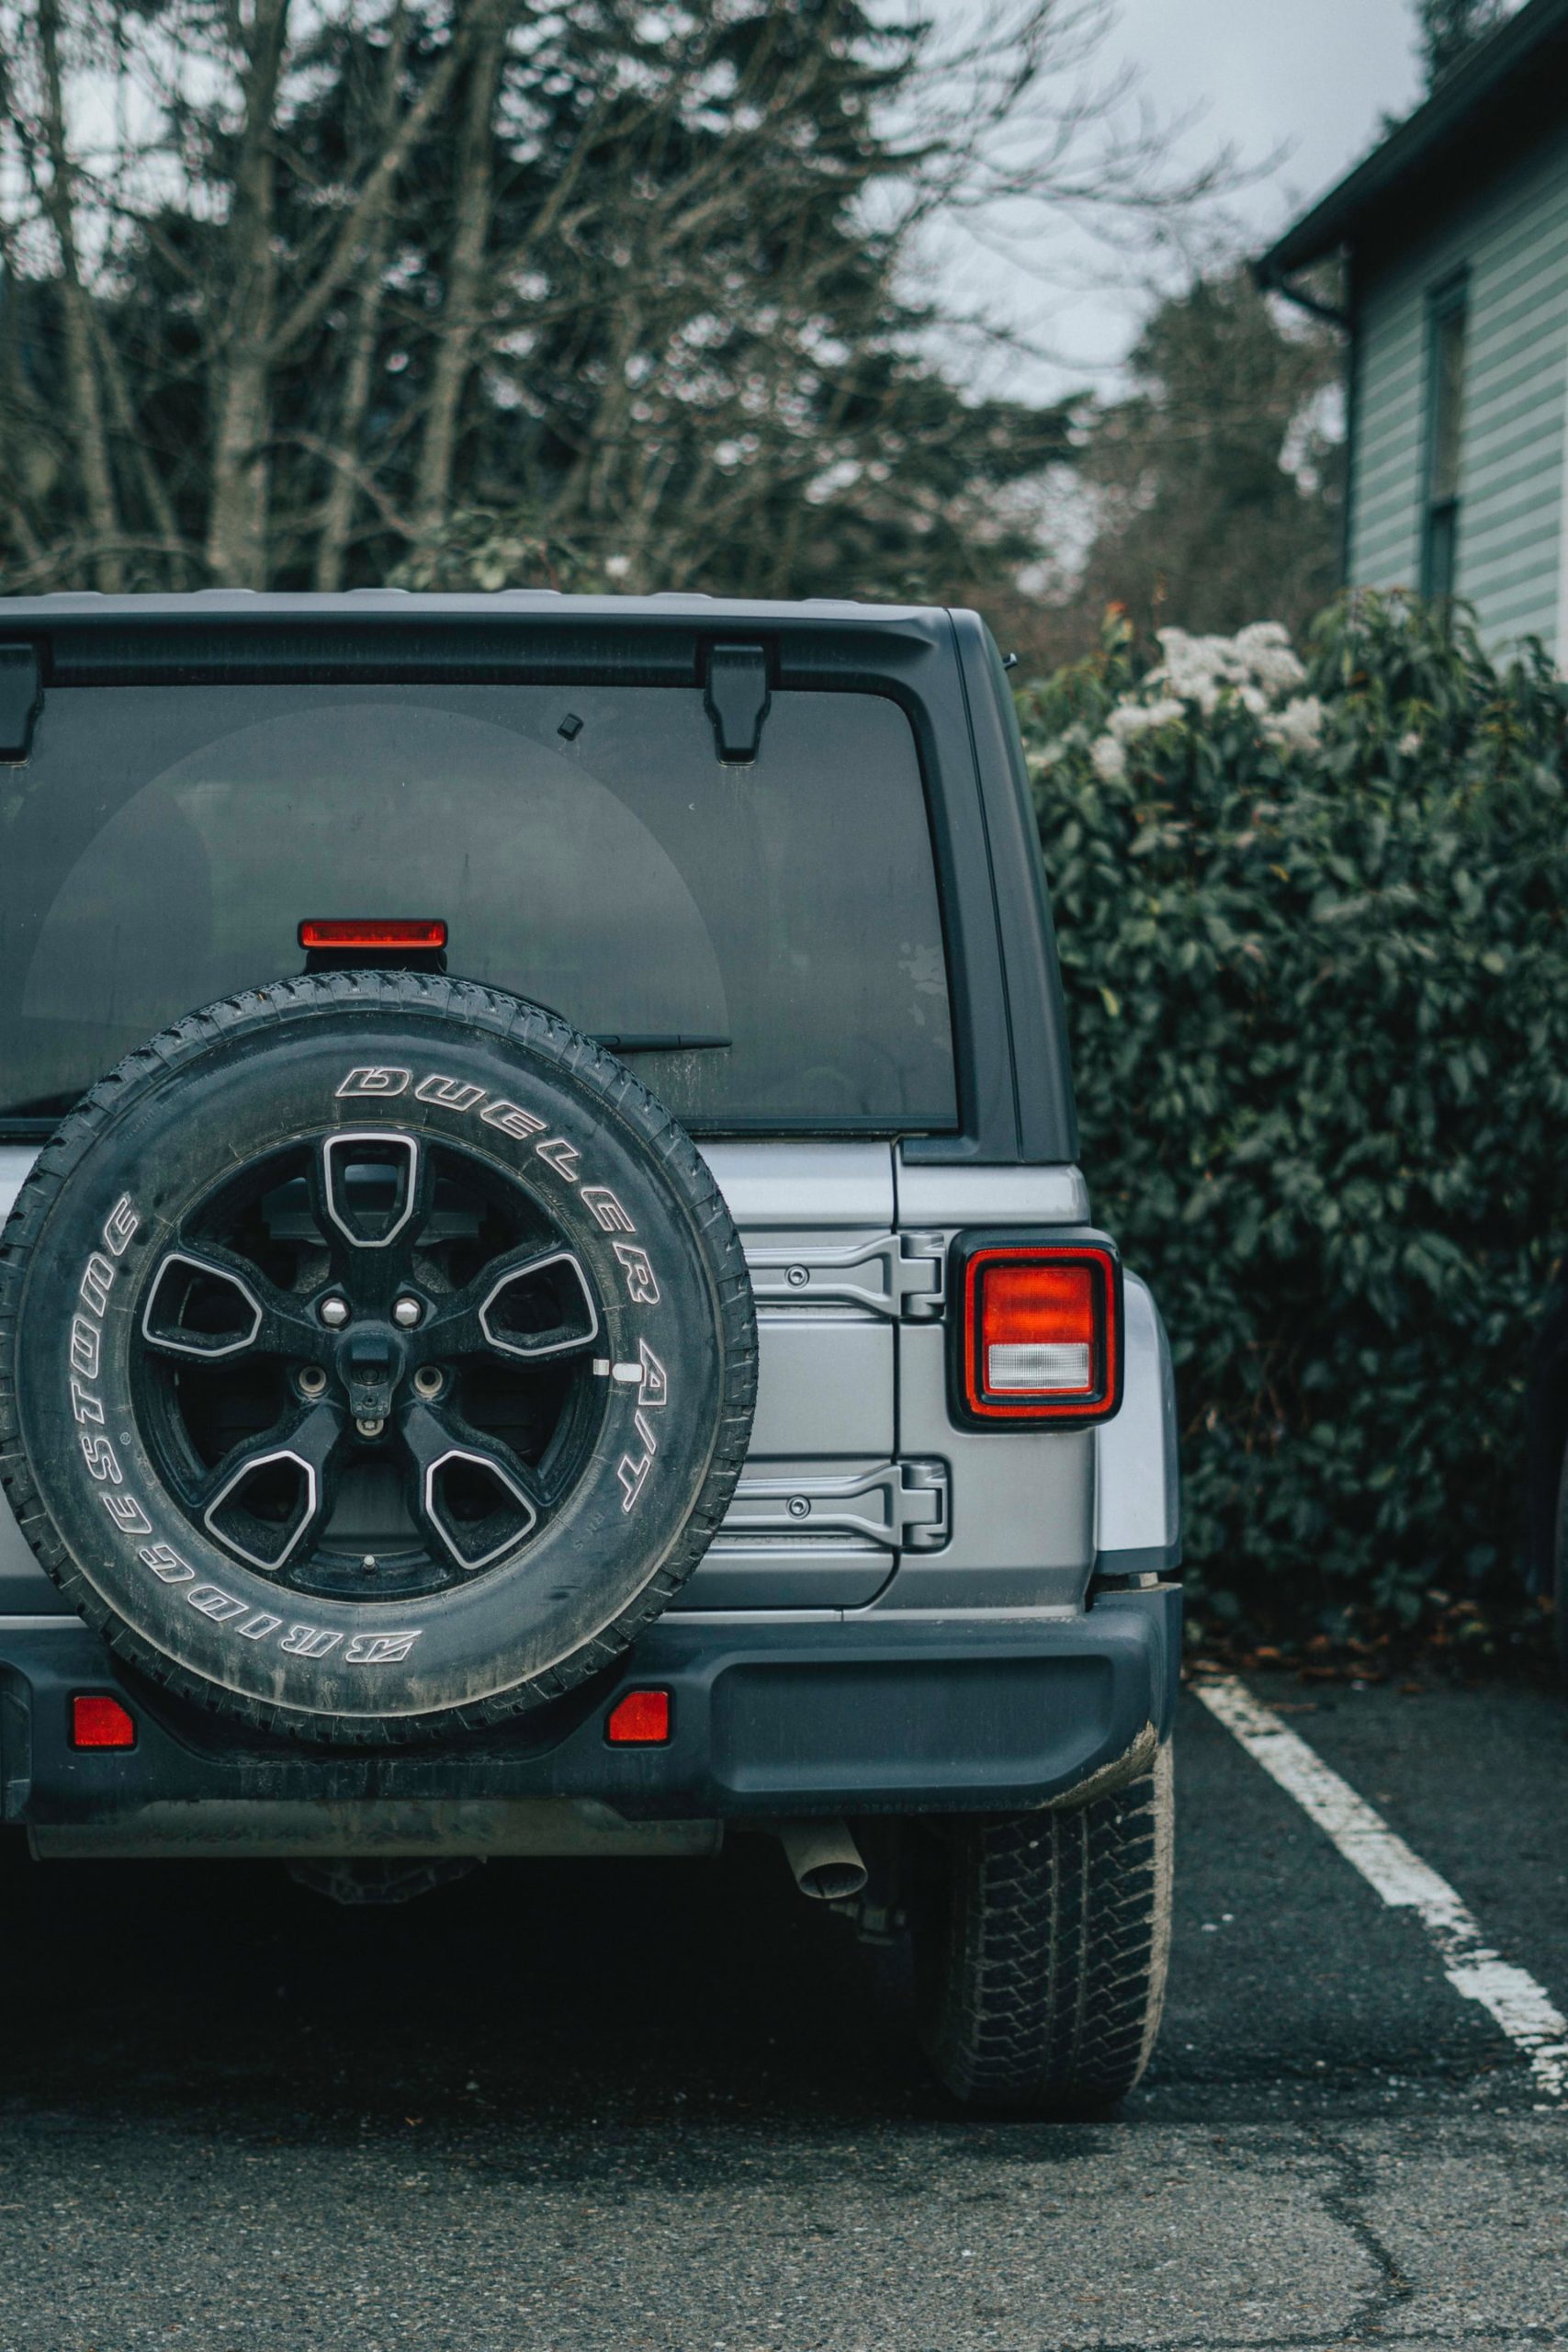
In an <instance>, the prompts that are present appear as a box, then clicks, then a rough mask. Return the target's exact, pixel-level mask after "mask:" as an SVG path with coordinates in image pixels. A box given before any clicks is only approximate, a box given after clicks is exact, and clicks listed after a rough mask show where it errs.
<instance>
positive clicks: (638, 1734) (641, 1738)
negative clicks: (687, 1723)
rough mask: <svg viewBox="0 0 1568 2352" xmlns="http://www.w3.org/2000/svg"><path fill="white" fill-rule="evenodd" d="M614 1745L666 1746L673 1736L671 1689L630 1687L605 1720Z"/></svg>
mask: <svg viewBox="0 0 1568 2352" xmlns="http://www.w3.org/2000/svg"><path fill="white" fill-rule="evenodd" d="M604 1736H605V1738H606V1739H607V1740H608V1741H609V1743H610V1745H611V1747H663V1745H664V1743H665V1741H666V1740H667V1739H668V1738H669V1736H670V1693H669V1691H627V1692H626V1697H625V1698H624V1699H617V1700H616V1702H615V1705H614V1706H613V1707H612V1708H611V1710H610V1713H609V1715H608V1717H607V1719H606V1721H605V1724H604Z"/></svg>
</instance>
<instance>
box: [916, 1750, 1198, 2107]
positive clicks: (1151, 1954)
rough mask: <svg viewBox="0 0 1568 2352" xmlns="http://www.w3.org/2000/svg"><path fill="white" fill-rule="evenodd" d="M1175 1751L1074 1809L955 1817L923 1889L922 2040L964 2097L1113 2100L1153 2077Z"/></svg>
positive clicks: (979, 2103)
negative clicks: (1148, 2074) (1148, 2071)
mask: <svg viewBox="0 0 1568 2352" xmlns="http://www.w3.org/2000/svg"><path fill="white" fill-rule="evenodd" d="M1172 1821H1173V1809H1172V1795H1171V1754H1170V1747H1169V1745H1168V1744H1167V1745H1166V1746H1165V1747H1161V1748H1160V1749H1159V1750H1158V1751H1157V1753H1156V1758H1155V1761H1154V1763H1153V1765H1152V1766H1151V1768H1150V1769H1149V1770H1147V1771H1145V1772H1141V1773H1139V1774H1138V1776H1137V1777H1136V1779H1134V1780H1132V1781H1128V1782H1127V1783H1126V1785H1125V1786H1124V1787H1122V1788H1121V1789H1118V1790H1116V1791H1115V1792H1113V1793H1112V1794H1111V1795H1107V1796H1101V1797H1096V1798H1094V1799H1093V1800H1092V1801H1091V1802H1090V1803H1089V1804H1083V1805H1079V1806H1077V1807H1076V1808H1074V1809H1072V1810H1069V1811H1065V1812H1047V1813H1027V1814H1008V1815H1002V1816H1000V1817H996V1818H989V1819H965V1820H964V1821H960V1822H956V1823H953V1824H952V1825H951V1826H944V1827H943V1829H942V1840H941V1849H940V1859H939V1860H938V1862H937V1864H936V1867H935V1869H934V1871H932V1872H931V1877H930V1879H929V1881H928V1883H927V1885H926V1887H925V1889H924V1891H923V1893H921V1894H919V1895H918V1897H917V1901H916V1905H915V1909H914V1917H913V1935H914V1945H915V1951H914V1960H915V1990H916V2004H917V2017H918V2020H919V2034H920V2040H921V2043H922V2045H923V2047H924V2049H925V2052H926V2055H927V2057H928V2058H929V2059H930V2061H931V2065H932V2066H933V2067H934V2069H935V2071H936V2073H937V2074H938V2075H940V2076H941V2078H942V2082H943V2083H944V2084H945V2085H946V2086H947V2088H948V2089H949V2090H950V2091H952V2092H953V2095H954V2097H955V2098H960V2099H962V2100H963V2101H964V2104H965V2105H966V2106H972V2107H979V2108H993V2109H1012V2110H1014V2111H1025V2112H1029V2113H1032V2114H1036V2115H1061V2116H1075V2115H1076V2116H1082V2115H1092V2114H1096V2113H1101V2112H1103V2111H1104V2110H1106V2109H1109V2108H1111V2107H1113V2106H1114V2105H1115V2104H1116V2102H1117V2100H1118V2099H1120V2098H1122V2097H1123V2096H1124V2095H1125V2093H1126V2092H1128V2091H1130V2090H1131V2089H1132V2088H1133V2086H1134V2084H1135V2083H1136V2082H1137V2081H1138V2079H1139V2077H1140V2076H1141V2075H1142V2074H1143V2072H1144V2069H1145V2066H1146V2065H1147V2064H1148V2062H1149V2057H1150V2054H1151V2052H1152V2051H1153V2049H1154V2044H1155V2037H1156V2033H1157V2032H1158V2030H1159V2020H1160V2011H1161V2008H1162V2007H1163V2005H1164V2000H1165V1979H1166V1964H1167V1959H1168V1952H1169V1947H1170V1893H1171V1844H1172Z"/></svg>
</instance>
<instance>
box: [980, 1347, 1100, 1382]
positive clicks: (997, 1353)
mask: <svg viewBox="0 0 1568 2352" xmlns="http://www.w3.org/2000/svg"><path fill="white" fill-rule="evenodd" d="M986 1385H987V1388H989V1389H993V1390H998V1389H1005V1388H1029V1389H1034V1390H1039V1389H1043V1388H1068V1389H1071V1388H1087V1387H1088V1386H1089V1348H1088V1346H1087V1344H1086V1343H1085V1342H1084V1341H1083V1340H1032V1341H1027V1342H1020V1343H1017V1344H1014V1345H1004V1344H1003V1343H1002V1342H1000V1341H993V1343H992V1344H991V1346H990V1347H988V1348H987V1350H986Z"/></svg>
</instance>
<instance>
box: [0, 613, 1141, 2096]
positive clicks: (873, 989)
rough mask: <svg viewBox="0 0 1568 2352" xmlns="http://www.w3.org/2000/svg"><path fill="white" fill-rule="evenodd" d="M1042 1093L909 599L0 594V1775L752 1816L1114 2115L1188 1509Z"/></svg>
mask: <svg viewBox="0 0 1568 2352" xmlns="http://www.w3.org/2000/svg"><path fill="white" fill-rule="evenodd" d="M1076 1140H1077V1131H1076V1125H1075V1119H1074V1112H1073V1103H1072V1094H1071V1088H1070V1083H1069V1078H1068V1070H1067V1055H1066V1039H1065V1035H1064V1025H1063V1010H1062V1000H1061V989H1060V983H1059V979H1058V977H1057V970H1056V963H1055V948H1054V944H1053V940H1052V933H1051V928H1050V922H1049V917H1048V914H1047V910H1046V906H1045V900H1044V895H1043V887H1042V880H1041V874H1040V860H1039V855H1038V852H1037V848H1036V844H1035V837H1034V831H1033V826H1032V819H1031V812H1030V806H1029V797H1028V789H1027V784H1026V779H1025V775H1024V770H1023V762H1022V754H1021V747H1020V743H1019V738H1018V732H1017V729H1016V725H1015V723H1014V719H1013V716H1012V709H1011V702H1010V695H1009V693H1008V690H1007V685H1006V682H1005V679H1004V676H1003V673H1002V665H1001V663H1000V661H999V659H998V655H997V651H996V649H995V647H994V646H993V644H992V642H991V640H990V639H989V637H988V636H987V632H986V629H985V628H984V627H983V626H982V624H981V623H980V622H979V621H978V620H977V619H976V617H975V616H974V615H972V614H968V613H963V612H951V613H950V612H942V611H922V610H903V609H896V608H892V607H878V606H873V605H852V604H830V603H819V604H818V603H811V604H804V605H774V604H739V603H728V604H720V603H715V602H710V601H709V600H707V599H705V598H703V597H700V596H691V595H674V596H655V597H650V598H647V599H640V600H631V599H602V600H589V599H570V598H563V597H558V596H554V595H547V594H533V593H528V594H522V593H518V594H502V595H493V596H486V597H477V596H476V597H457V596H452V597H415V596H408V595H402V594H394V593H385V594H381V593H377V594H357V595H346V596H320V597H312V596H298V597H288V596H254V595H239V594H204V595H193V596H171V597H145V598H141V597H126V598H104V597H96V596H57V597H44V598H40V599H38V600H34V601H30V602H20V601H15V602H10V603H5V604H0V1209H8V1210H9V1219H8V1222H7V1223H6V1227H5V1235H4V1240H3V1243H0V1474H3V1479H4V1487H5V1494H6V1506H8V1507H6V1506H0V1818H3V1820H4V1822H5V1823H6V1824H7V1825H11V1826H17V1827H18V1828H20V1829H23V1830H25V1831H26V1834H27V1837H28V1841H29V1843H30V1846H31V1850H32V1852H33V1853H34V1854H35V1855H36V1856H38V1857H39V1859H41V1860H50V1859H51V1858H54V1857H59V1856H69V1857H73V1858H91V1857H96V1856H106V1857H128V1856H134V1857H145V1858H147V1859H148V1860H156V1859H158V1858H160V1857H169V1856H182V1857H191V1856H217V1855H223V1856H228V1855H244V1856H271V1857H276V1858H278V1859H280V1860H285V1861H287V1862H288V1864H289V1865H290V1866H291V1867H292V1868H293V1869H294V1871H296V1872H297V1873H298V1874H301V1875H304V1876H306V1877H307V1878H308V1879H310V1880H313V1882H314V1883H317V1884H319V1885H321V1887H322V1888H323V1889H324V1890H325V1891H327V1892H330V1893H335V1894H339V1895H340V1896H342V1897H344V1899H355V1900H364V1899H384V1900H394V1899H398V1898H399V1897H400V1896H401V1895H403V1894H407V1893H409V1892H411V1891H413V1890H415V1889H418V1888H423V1887H424V1886H426V1885H429V1884H431V1883H434V1882H435V1881H437V1880H438V1879H440V1878H441V1877H443V1876H446V1875H450V1874H452V1873H453V1872H455V1871H462V1870H465V1869H470V1868H472V1867H473V1866H474V1864H475V1863H476V1861H478V1860H481V1859H484V1858H486V1857H493V1856H518V1855H560V1854H600V1855H605V1856H617V1855H626V1856H634V1855H645V1854H665V1855H689V1856H707V1855H713V1854H715V1853H716V1852H717V1851H718V1849H719V1848H720V1846H721V1845H722V1843H723V1841H724V1840H725V1838H727V1837H730V1836H734V1835H737V1834H739V1833H742V1832H747V1831H750V1832H753V1833H763V1834H767V1835H771V1836H773V1838H776V1839H777V1840H778V1841H779V1842H780V1844H781V1845H782V1848H783V1849H784V1854H785V1855H786V1856H787V1858H788V1860H789V1863H790V1866H791V1867H792V1869H793V1871H794V1872H795V1878H796V1881H797V1883H799V1885H800V1887H801V1889H802V1891H803V1892H804V1893H805V1894H808V1895H813V1896H816V1897H818V1898H820V1899H825V1900H827V1901H829V1902H831V1903H833V1904H834V1905H837V1906H838V1907H840V1909H841V1910H843V1911H844V1912H846V1913H847V1914H848V1915H849V1916H850V1917H852V1919H853V1920H854V1922H855V1923H856V1925H857V1926H858V1928H859V1929H860V1931H861V1932H862V1933H863V1935H864V1936H866V1937H867V1938H868V1939H871V1940H873V1941H874V1942H880V1943H882V1944H884V1945H889V1944H891V1945H894V1946H897V1947H899V1948H905V1949H907V1950H908V1954H909V1957H910V1960H911V1962H912V1969H911V1970H910V1971H909V1972H908V1974H909V1978H910V1980H911V1981H912V1983H913V1987H914V2007H915V2013H916V2024H917V2028H918V2030H919V2035H920V2038H921V2041H922V2042H923V2044H924V2047H925V2049H926V2051H927V2052H928V2054H929V2056H930V2058H931V2062H932V2064H933V2065H934V2066H935V2068H936V2070H937V2072H938V2073H939V2074H940V2075H941V2076H942V2080H943V2081H944V2082H945V2083H946V2084H947V2085H948V2086H949V2087H950V2088H951V2089H952V2091H953V2093H954V2094H955V2095H956V2096H957V2097H958V2098H960V2099H962V2100H964V2101H966V2102H971V2103H974V2104H976V2105H992V2106H1001V2107H1012V2108H1022V2109H1032V2110H1034V2111H1037V2112H1046V2113H1049V2112H1083V2111H1085V2110H1092V2109H1095V2108H1097V2107H1103V2106H1105V2105H1108V2104H1110V2103H1111V2102H1113V2101H1114V2100H1115V2099H1116V2098H1119V2097H1120V2096H1121V2095H1122V2093H1123V2092H1125V2091H1126V2090H1127V2089H1128V2088H1129V2087H1130V2086H1131V2085H1133V2084H1134V2083H1135V2082H1136V2081H1137V2079H1138V2077H1139V2075H1140V2074H1141V2072H1142V2070H1143V2068H1144V2066H1145V2064H1146V2063H1147V2059H1148V2056H1149V2052H1150V2050H1151V2047H1152V2045H1153V2041H1154V2037H1155V2033H1156V2028H1157V2025H1158V2019H1159V2011H1160V2004H1161V1996H1162V1991H1163V1984H1164V1973H1165V1965H1166V1951H1167V1944H1168V1924H1169V1895H1170V1852H1171V1796H1170V1745H1169V1742H1170V1728H1171V1718H1172V1711H1173V1703H1174V1695H1175V1687H1176V1676H1177V1669H1178V1663H1179V1634H1180V1591H1179V1584H1178V1582H1177V1580H1176V1569H1177V1565H1178V1560H1179V1523H1178V1498H1177V1483H1176V1464H1175V1437H1174V1408H1173V1402H1172V1387H1171V1374H1170V1363H1169V1356H1168V1350H1167V1347H1166V1342H1165V1338H1164V1334H1163V1332H1162V1329H1161V1327H1160V1322H1159V1317H1158V1315H1157V1313H1156V1309H1155V1306H1154V1302H1153V1300H1152V1299H1151V1297H1150V1295H1149V1293H1148V1291H1147V1289H1146V1288H1145V1285H1144V1284H1143V1283H1141V1282H1140V1281H1138V1280H1137V1278H1136V1277H1135V1276H1134V1274H1132V1273H1131V1272H1125V1271H1124V1270H1123V1269H1122V1265H1121V1263H1120V1261H1119V1258H1118V1254H1117V1250H1116V1248H1115V1245H1114V1242H1113V1240H1112V1239H1111V1237H1109V1236H1108V1235H1106V1234H1105V1233H1103V1232H1100V1231H1099V1230H1097V1229H1096V1228H1095V1227H1094V1226H1093V1225H1092V1224H1091V1223H1090V1220H1089V1193H1088V1191H1087V1188H1086V1186H1085V1182H1084V1180H1083V1177H1082V1176H1081V1175H1080V1173H1079V1171H1078V1169H1077V1166H1076V1164H1075V1155H1076Z"/></svg>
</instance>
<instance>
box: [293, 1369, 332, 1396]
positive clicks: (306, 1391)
mask: <svg viewBox="0 0 1568 2352" xmlns="http://www.w3.org/2000/svg"><path fill="white" fill-rule="evenodd" d="M326 1385H327V1375H326V1374H325V1373H324V1372H323V1371H322V1370H321V1365H320V1364H319V1363H302V1364H301V1365H300V1367H299V1394H300V1396H301V1397H320V1396H322V1395H323V1394H324V1393H325V1390H326Z"/></svg>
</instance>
